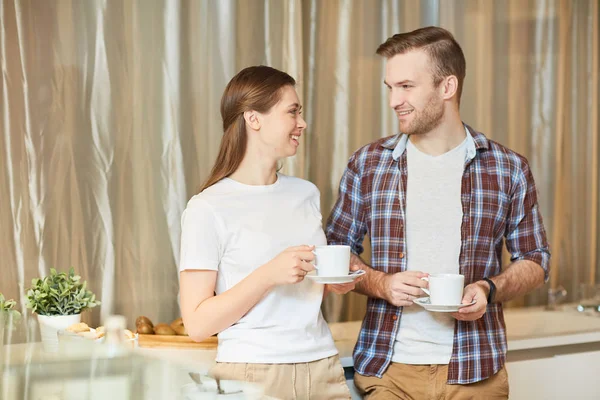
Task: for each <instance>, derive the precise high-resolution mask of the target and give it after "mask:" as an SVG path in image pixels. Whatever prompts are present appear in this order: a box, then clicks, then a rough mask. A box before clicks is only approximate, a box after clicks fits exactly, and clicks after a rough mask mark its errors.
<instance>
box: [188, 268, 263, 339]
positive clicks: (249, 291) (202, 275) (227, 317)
mask: <svg viewBox="0 0 600 400" xmlns="http://www.w3.org/2000/svg"><path fill="white" fill-rule="evenodd" d="M180 277H181V279H180V288H181V314H182V318H183V322H184V325H185V327H186V330H187V332H188V335H189V336H190V338H192V340H195V341H198V342H199V341H201V340H204V339H206V338H207V337H209V336H211V335H213V334H215V333H217V332H221V331H222V330H224V329H226V328H228V327H230V326H231V325H233V324H234V323H236V322H237V321H239V320H240V318H242V317H243V316H244V315H246V313H247V312H248V311H250V309H251V308H252V307H254V306H255V305H256V303H258V302H259V301H260V300H261V299H262V298H263V297H264V296H265V295H266V294H267V293H268V292H269V290H270V289H271V288H272V285H271V281H270V280H268V279H264V278H263V277H262V276H261V272H260V269H258V270H256V271H255V272H254V273H252V274H250V275H248V276H247V277H246V278H245V279H243V280H242V281H241V282H239V283H238V284H237V285H235V286H234V287H232V288H231V289H229V290H227V291H226V292H224V293H222V294H220V295H218V296H215V295H214V291H215V286H216V282H217V271H203V270H187V271H182V272H181V274H180Z"/></svg>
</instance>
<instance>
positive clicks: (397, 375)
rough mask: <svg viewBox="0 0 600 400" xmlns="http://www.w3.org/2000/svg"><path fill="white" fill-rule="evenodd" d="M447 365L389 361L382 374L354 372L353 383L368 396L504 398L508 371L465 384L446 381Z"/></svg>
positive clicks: (426, 399)
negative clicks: (379, 375) (375, 375)
mask: <svg viewBox="0 0 600 400" xmlns="http://www.w3.org/2000/svg"><path fill="white" fill-rule="evenodd" d="M447 379H448V365H409V364H399V363H391V364H390V366H389V367H388V369H387V371H386V372H385V373H384V374H383V377H381V378H377V377H374V376H363V375H360V374H358V373H356V374H354V385H355V386H356V387H357V388H358V390H359V391H360V393H361V394H362V395H363V396H364V398H365V399H368V400H379V399H403V400H405V399H406V400H421V399H423V400H430V399H431V400H434V399H435V400H438V399H440V400H441V399H444V400H463V399H464V400H466V399H490V400H496V399H498V400H499V399H508V374H507V373H506V368H502V369H501V370H500V371H498V373H497V374H495V375H493V376H491V377H489V378H488V379H485V380H483V381H480V382H476V383H472V384H469V385H448V384H447V383H446V381H447Z"/></svg>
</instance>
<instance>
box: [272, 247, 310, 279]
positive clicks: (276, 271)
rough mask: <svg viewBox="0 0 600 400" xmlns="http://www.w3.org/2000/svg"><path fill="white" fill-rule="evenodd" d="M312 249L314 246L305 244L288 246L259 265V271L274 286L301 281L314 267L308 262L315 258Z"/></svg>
mask: <svg viewBox="0 0 600 400" xmlns="http://www.w3.org/2000/svg"><path fill="white" fill-rule="evenodd" d="M314 249H315V246H306V245H303V246H294V247H289V248H287V249H285V250H284V251H283V252H281V253H279V255H277V257H275V258H274V259H272V260H271V261H269V262H268V263H266V264H265V265H263V266H262V267H260V268H261V272H262V273H263V274H264V276H265V278H266V279H268V280H269V281H270V282H271V284H272V285H274V286H276V285H289V284H293V283H298V282H302V281H303V280H304V277H305V276H306V274H307V273H309V272H310V271H313V270H314V269H315V267H314V266H313V265H312V264H311V263H310V261H313V260H314V259H315V255H314V254H313V252H312V251H313V250H314Z"/></svg>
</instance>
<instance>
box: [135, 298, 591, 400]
mask: <svg viewBox="0 0 600 400" xmlns="http://www.w3.org/2000/svg"><path fill="white" fill-rule="evenodd" d="M504 318H505V322H506V330H507V340H508V353H507V369H508V372H509V384H510V391H511V395H510V398H511V400H514V399H516V400H519V399H563V398H576V399H598V398H600V380H598V379H597V377H596V374H597V371H598V370H599V369H600V314H587V315H585V314H580V313H578V312H577V311H575V307H574V305H568V306H563V307H562V308H561V309H560V310H557V311H548V310H545V309H544V308H542V307H533V308H518V309H508V310H505V312H504ZM360 325H361V321H351V322H342V323H331V324H329V327H330V329H331V332H332V335H333V337H334V339H335V344H336V346H337V348H338V350H339V355H340V361H341V363H342V366H343V367H344V369H345V371H346V377H347V379H348V385H349V387H350V389H351V391H352V392H353V398H354V399H359V398H360V397H359V396H358V395H357V394H356V391H355V388H354V384H353V381H352V375H353V362H352V350H353V348H354V345H355V343H356V338H357V336H358V332H359V330H360ZM138 351H141V352H143V353H144V354H147V355H149V356H155V357H160V358H165V359H170V360H173V361H176V362H179V363H185V364H187V365H188V366H189V367H190V368H192V369H194V370H196V371H198V372H200V373H206V372H208V371H209V369H210V368H211V367H212V365H214V363H215V361H214V359H215V355H216V350H181V349H144V348H140V349H139V350H138ZM555 376H559V377H560V379H555V378H551V377H555Z"/></svg>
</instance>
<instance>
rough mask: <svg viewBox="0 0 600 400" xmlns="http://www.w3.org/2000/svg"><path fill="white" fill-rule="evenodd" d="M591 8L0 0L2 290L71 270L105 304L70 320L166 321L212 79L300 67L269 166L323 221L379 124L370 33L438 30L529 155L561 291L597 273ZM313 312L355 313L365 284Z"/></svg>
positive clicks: (580, 1) (478, 109) (512, 139)
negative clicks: (284, 142) (290, 146)
mask: <svg viewBox="0 0 600 400" xmlns="http://www.w3.org/2000/svg"><path fill="white" fill-rule="evenodd" d="M598 22H599V21H598V2H597V1H596V0H577V1H567V0H537V1H533V0H528V1H524V0H510V1H493V2H492V1H485V0H481V1H475V0H459V1H436V0H420V1H419V0H405V1H392V0H378V1H359V0H354V1H352V0H238V1H234V0H181V1H176V0H173V1H169V0H137V1H134V0H123V1H109V2H107V1H101V0H97V1H96V0H54V1H33V0H30V1H25V0H22V1H19V0H0V65H1V67H2V77H1V78H0V99H1V100H0V166H1V167H0V246H1V247H0V248H1V249H2V255H3V257H2V261H1V263H0V272H1V274H0V292H3V293H4V294H5V296H8V297H9V298H10V297H12V298H15V299H17V300H18V302H19V304H20V305H21V306H22V304H23V303H24V292H25V290H26V289H27V287H28V286H29V283H30V281H31V279H32V278H34V277H37V276H42V275H45V274H46V273H47V272H48V270H49V268H51V267H56V268H58V269H67V268H69V267H71V266H73V267H75V268H76V269H77V271H78V272H79V273H80V274H81V275H82V276H83V278H84V279H86V280H87V281H88V283H89V285H90V287H91V288H92V289H93V290H94V291H95V292H96V293H97V294H98V297H100V298H101V300H102V301H103V305H102V307H101V308H100V309H99V310H97V311H94V312H93V313H91V314H89V315H87V316H85V317H84V319H86V320H88V321H90V322H92V323H98V322H99V320H100V319H101V317H104V316H106V315H108V314H110V313H120V314H124V315H126V316H127V317H128V318H129V319H130V321H132V320H133V318H135V317H136V316H137V315H140V314H144V315H147V316H149V317H150V318H152V319H153V320H155V321H170V320H171V319H174V318H175V317H177V316H178V302H177V290H178V282H177V279H178V278H177V276H178V274H177V263H178V247H179V218H180V215H181V212H182V210H183V208H184V207H185V204H186V201H187V199H188V198H189V197H191V196H192V195H193V194H194V193H195V192H196V190H197V188H198V186H199V185H200V183H201V182H202V180H203V179H204V178H205V177H206V176H207V174H208V171H209V169H210V167H211V165H212V163H213V161H214V159H215V156H216V152H217V150H218V146H219V142H220V138H221V122H220V118H219V100H220V96H221V93H222V91H223V89H224V87H225V84H226V83H227V81H228V80H229V79H230V78H231V77H232V76H233V75H234V74H235V73H236V72H237V71H238V70H239V69H241V68H243V67H245V66H248V65H253V64H268V65H272V66H274V67H276V68H280V69H283V70H286V71H288V72H289V73H290V74H291V75H293V76H294V77H295V78H297V80H298V90H299V92H300V95H301V97H302V100H303V102H304V104H305V109H306V111H305V114H306V118H307V120H308V124H309V127H308V130H307V135H305V139H304V143H303V146H301V151H300V152H299V154H298V155H297V156H296V157H294V158H293V159H290V160H287V161H286V163H285V165H284V172H286V173H288V174H292V175H296V176H300V177H303V178H306V179H309V180H311V181H313V182H315V183H316V184H317V185H318V186H319V188H320V190H321V193H322V210H323V214H324V217H325V218H326V217H327V216H328V213H329V211H330V210H331V207H332V205H333V202H334V201H335V198H336V196H337V185H338V182H339V179H340V177H341V174H342V172H343V170H344V167H345V164H346V161H347V159H348V157H349V156H350V154H351V153H352V152H353V151H354V150H356V149H357V148H358V147H360V146H362V145H363V144H366V143H368V142H369V141H372V140H375V139H377V138H379V137H382V136H387V135H390V134H393V133H395V130H396V122H395V120H394V118H393V115H392V113H390V111H389V108H388V106H387V99H386V92H385V90H384V88H383V85H382V83H381V82H382V78H383V63H382V60H381V59H379V58H378V57H376V56H375V55H374V52H375V49H376V47H377V45H378V44H379V43H381V42H382V41H383V40H385V39H386V38H387V37H388V36H390V35H392V34H393V33H396V32H399V31H405V30H410V29H415V28H417V27H420V26H426V25H440V26H443V27H446V28H448V29H450V30H451V31H452V32H454V34H455V35H456V37H457V39H458V40H459V42H460V43H461V44H462V46H463V49H464V51H465V55H466V57H467V66H468V68H467V80H466V84H465V90H464V94H463V102H462V104H463V105H462V113H463V116H464V120H465V121H467V122H469V123H470V124H471V125H472V126H474V127H476V128H477V129H480V130H482V131H484V132H485V133H487V134H488V136H489V137H491V138H493V139H494V140H497V141H499V142H501V143H503V144H506V145H508V146H509V147H511V148H513V149H515V150H517V151H519V152H521V153H522V154H524V155H526V156H527V157H528V158H529V160H530V162H531V164H532V167H533V171H534V174H535V176H536V179H537V183H538V189H539V192H540V204H541V208H542V212H543V214H544V216H545V221H546V226H547V228H548V232H549V235H550V238H551V244H552V249H553V253H554V257H553V267H554V270H553V275H552V285H554V286H558V285H563V286H564V287H566V288H567V290H569V292H570V296H571V298H572V299H576V298H577V297H576V296H577V294H576V289H577V287H578V284H579V283H582V282H593V281H595V280H596V271H597V270H598V259H597V247H598V240H599V238H598V114H599V105H598V75H599V66H598V53H599V34H598ZM366 256H367V258H368V254H367V255H366ZM546 289H547V287H545V288H543V289H540V290H538V291H536V292H535V293H533V294H532V295H529V296H527V298H525V299H519V300H518V301H516V302H514V304H517V305H522V304H526V305H533V304H543V303H544V302H545V298H546V295H545V290H546ZM325 311H326V316H327V318H328V319H329V320H330V321H336V320H345V319H358V318H360V317H361V316H362V312H363V311H364V298H363V297H361V296H357V295H353V294H352V295H348V296H345V297H339V296H332V297H331V298H329V299H328V300H327V303H326V305H325Z"/></svg>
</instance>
